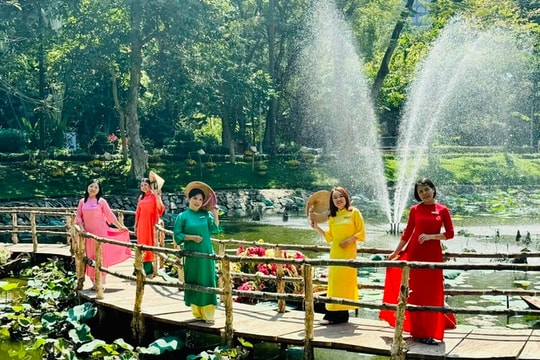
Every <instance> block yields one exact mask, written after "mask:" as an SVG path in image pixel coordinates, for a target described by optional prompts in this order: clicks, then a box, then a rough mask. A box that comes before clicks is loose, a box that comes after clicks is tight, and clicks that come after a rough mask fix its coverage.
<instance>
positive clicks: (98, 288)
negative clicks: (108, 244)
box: [94, 240, 103, 300]
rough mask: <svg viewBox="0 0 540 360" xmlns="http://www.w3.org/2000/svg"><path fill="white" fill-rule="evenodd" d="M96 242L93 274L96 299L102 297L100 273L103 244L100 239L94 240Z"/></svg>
mask: <svg viewBox="0 0 540 360" xmlns="http://www.w3.org/2000/svg"><path fill="white" fill-rule="evenodd" d="M94 241H95V242H96V261H95V263H94V265H95V268H94V274H95V284H94V286H95V287H96V299H98V300H102V299H103V279H102V278H101V277H102V274H101V266H102V265H103V246H102V245H103V244H102V243H101V241H98V240H94Z"/></svg>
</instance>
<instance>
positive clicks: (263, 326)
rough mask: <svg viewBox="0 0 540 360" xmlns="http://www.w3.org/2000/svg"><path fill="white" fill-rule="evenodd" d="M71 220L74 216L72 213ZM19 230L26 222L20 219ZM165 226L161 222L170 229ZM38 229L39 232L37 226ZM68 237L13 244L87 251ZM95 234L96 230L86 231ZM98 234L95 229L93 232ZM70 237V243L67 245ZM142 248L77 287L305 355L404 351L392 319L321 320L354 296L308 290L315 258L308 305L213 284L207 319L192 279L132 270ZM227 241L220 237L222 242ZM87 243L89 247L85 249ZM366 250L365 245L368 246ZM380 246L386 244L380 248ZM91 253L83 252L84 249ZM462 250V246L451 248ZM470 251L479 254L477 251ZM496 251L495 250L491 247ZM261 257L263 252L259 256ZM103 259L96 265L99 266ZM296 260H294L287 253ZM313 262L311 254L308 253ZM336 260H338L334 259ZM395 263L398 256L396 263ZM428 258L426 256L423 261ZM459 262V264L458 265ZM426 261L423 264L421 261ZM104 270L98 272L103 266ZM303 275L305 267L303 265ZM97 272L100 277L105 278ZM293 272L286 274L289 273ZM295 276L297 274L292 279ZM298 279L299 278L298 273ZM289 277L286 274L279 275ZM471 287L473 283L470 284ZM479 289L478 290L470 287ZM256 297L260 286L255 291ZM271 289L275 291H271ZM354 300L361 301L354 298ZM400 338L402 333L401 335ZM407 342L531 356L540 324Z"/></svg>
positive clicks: (114, 302)
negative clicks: (192, 292) (192, 291)
mask: <svg viewBox="0 0 540 360" xmlns="http://www.w3.org/2000/svg"><path fill="white" fill-rule="evenodd" d="M67 224H68V225H67V226H69V221H67ZM18 230H19V231H21V230H24V229H21V227H20V226H19V229H18ZM163 230H164V229H161V231H163ZM38 232H39V231H38V230H35V231H34V232H33V233H34V234H36V233H38ZM67 233H68V234H69V235H68V237H71V239H70V240H69V241H67V242H66V244H57V245H47V244H35V243H34V242H33V243H27V244H21V243H14V244H11V245H10V249H11V250H12V251H13V252H28V253H45V254H53V255H62V256H75V257H76V258H77V257H79V256H80V254H81V249H80V248H79V247H77V245H76V244H77V243H78V241H76V239H75V238H74V237H77V236H78V235H77V233H74V232H73V229H68V231H67ZM85 236H91V234H85ZM92 237H93V236H92ZM96 240H98V243H99V242H112V241H110V240H106V239H100V238H97V237H96ZM67 243H69V244H70V245H67ZM132 247H133V248H134V250H135V257H132V258H131V259H130V260H127V261H126V262H124V263H122V264H119V265H116V266H114V267H111V268H110V269H102V270H105V271H106V272H107V273H109V275H108V277H107V284H106V288H105V289H103V288H100V286H98V291H97V292H96V291H94V290H91V289H90V286H91V284H90V283H89V282H88V280H86V281H85V280H84V268H83V275H82V277H81V276H80V265H79V269H78V270H79V274H78V277H79V281H80V288H79V290H78V294H79V296H80V297H81V298H84V299H86V300H89V301H93V302H95V303H96V304H97V305H98V306H101V307H106V308H110V309H115V310H118V311H121V312H126V313H131V314H133V317H134V319H135V318H137V320H138V321H140V322H142V323H144V322H145V321H152V322H156V323H163V324H167V325H169V326H178V328H185V329H189V330H195V331H200V332H205V333H211V334H216V335H220V336H222V337H223V336H224V337H227V336H234V337H242V338H244V339H246V340H250V341H267V342H275V343H279V344H282V345H293V346H301V347H304V348H305V351H304V359H313V349H314V348H330V349H340V350H346V351H351V352H357V353H363V354H373V355H382V356H389V357H392V359H397V358H398V357H397V355H395V353H393V351H392V350H393V344H395V343H396V329H394V328H391V327H389V326H388V324H387V323H386V322H382V321H378V320H370V319H363V318H358V317H351V318H350V321H349V323H346V324H339V325H332V326H321V325H317V320H319V319H320V318H322V314H317V313H314V311H313V304H314V303H315V302H332V301H335V302H342V303H349V302H348V301H346V300H343V299H329V298H324V297H322V298H319V297H316V298H315V299H314V297H313V292H312V291H309V290H310V289H312V288H311V286H312V284H311V273H310V271H309V269H310V266H311V265H310V264H306V262H305V261H304V262H301V261H296V262H293V263H295V264H297V265H298V264H303V266H306V269H307V271H306V272H307V276H304V279H303V282H304V289H305V290H307V291H306V292H305V294H306V296H305V297H303V296H301V298H302V299H303V301H304V305H305V309H306V311H302V310H291V309H285V310H284V308H283V307H282V306H281V305H282V304H281V302H282V301H283V300H284V299H286V298H290V296H291V295H289V297H287V296H286V295H285V294H273V296H274V298H275V299H277V300H278V302H277V303H276V306H275V307H269V306H259V305H247V304H241V303H236V302H235V303H233V302H232V294H233V292H232V291H231V289H226V287H224V288H220V289H213V290H214V291H215V292H216V293H218V294H220V296H221V299H222V303H221V304H220V305H219V306H218V308H217V310H216V316H215V319H216V321H215V323H214V324H207V323H205V322H202V321H197V320H196V319H194V318H193V316H192V312H191V309H190V308H188V307H186V306H185V305H184V303H183V292H182V288H183V287H188V286H189V284H182V283H181V282H180V281H178V282H176V281H171V279H168V278H166V277H161V276H154V277H152V278H150V277H148V278H147V277H145V276H144V275H143V274H142V273H141V272H140V271H139V272H138V273H137V276H135V277H134V276H133V274H132V273H133V269H134V267H135V268H137V267H139V268H140V252H141V250H144V249H148V247H144V246H142V247H141V246H138V245H132ZM150 249H154V250H156V252H164V253H167V252H178V250H174V249H164V248H161V249H159V248H158V247H155V248H154V247H151V248H150ZM220 249H221V245H220ZM83 250H84V249H83ZM362 251H366V249H363V250H362ZM377 252H380V249H379V250H377ZM83 254H84V252H83ZM451 255H452V256H456V255H457V254H451ZM502 255H504V256H505V257H513V256H515V257H517V256H518V255H519V254H502ZM529 255H530V256H540V254H529ZM471 256H473V257H475V256H479V254H472V255H471ZM489 256H492V257H493V256H494V254H489ZM217 257H218V259H221V260H220V261H221V262H222V268H221V271H222V274H221V276H225V278H226V279H227V278H228V279H229V281H228V282H229V283H230V276H231V272H230V269H228V268H227V266H225V267H223V264H224V263H226V262H227V261H240V259H236V258H235V257H234V256H227V255H223V253H222V251H220V254H218V255H217ZM241 260H242V261H250V260H251V261H256V260H257V259H246V258H243V259H241ZM259 261H261V259H260V258H259ZM268 261H271V262H276V263H278V264H279V263H287V260H286V259H282V258H281V259H280V258H274V259H269V258H266V259H264V262H268ZM99 262H100V261H99V260H98V261H97V264H96V266H98V267H99V266H100V264H99ZM288 262H289V263H290V262H291V261H290V260H289V261H288ZM308 262H310V261H308ZM334 262H335V261H334ZM313 263H315V264H319V265H328V264H331V265H334V263H333V261H331V260H325V261H321V260H319V261H318V262H316V261H313ZM392 264H393V266H395V265H396V262H393V263H392ZM348 265H349V266H357V267H366V266H371V267H373V266H376V267H377V266H378V267H382V266H384V265H385V262H378V263H377V264H374V263H369V264H366V263H363V262H358V263H357V262H353V263H351V262H349V263H348ZM411 265H412V266H413V267H414V263H409V264H407V265H405V266H404V269H405V268H406V266H411ZM424 265H425V264H424ZM454 265H455V266H454ZM421 266H422V264H418V267H421ZM430 266H432V267H433V266H434V264H430ZM438 266H441V267H446V268H448V267H450V268H457V267H458V266H461V268H463V267H465V268H468V269H469V270H471V269H472V270H474V269H485V268H491V269H520V270H527V271H528V270H531V271H539V270H540V268H539V267H538V266H537V265H536V266H534V265H526V264H493V263H490V264H470V265H463V264H460V265H459V264H438ZM97 274H99V272H97ZM304 275H306V274H305V273H304ZM96 280H98V283H99V279H96ZM285 280H287V279H285ZM289 280H291V281H292V279H289ZM297 280H298V279H297ZM278 281H284V279H278ZM464 291H465V293H467V291H466V290H464ZM470 293H474V290H473V291H469V294H470ZM477 293H483V294H498V295H509V294H510V295H512V294H523V295H535V296H536V295H538V293H537V292H536V291H527V290H497V289H491V290H489V289H484V290H478V291H477ZM251 295H253V296H254V297H257V296H259V295H261V294H251ZM270 295H272V294H270ZM352 303H354V302H352ZM357 305H359V306H364V307H368V308H369V307H371V308H388V307H385V305H384V304H383V305H373V304H366V303H358V304H357ZM447 310H450V311H452V312H456V313H477V314H478V313H486V314H487V313H493V311H491V312H490V311H488V310H485V309H447ZM496 313H497V314H499V315H500V314H508V315H512V314H513V315H516V314H532V315H540V312H539V311H533V310H515V309H508V310H506V311H503V310H500V311H498V312H496ZM398 340H399V337H398ZM403 340H404V341H403V342H402V343H401V344H400V346H401V347H402V350H404V351H403V354H404V355H403V356H404V357H403V356H402V357H401V358H403V359H444V358H446V359H519V360H532V359H539V358H540V355H539V354H540V330H534V329H521V330H515V329H510V328H505V327H500V328H494V327H490V328H486V329H483V328H473V327H466V326H460V325H458V327H457V329H455V330H448V331H446V333H445V341H444V342H443V343H440V344H439V345H436V346H434V345H425V344H420V343H417V342H413V341H412V339H410V338H409V337H407V336H404V337H403Z"/></svg>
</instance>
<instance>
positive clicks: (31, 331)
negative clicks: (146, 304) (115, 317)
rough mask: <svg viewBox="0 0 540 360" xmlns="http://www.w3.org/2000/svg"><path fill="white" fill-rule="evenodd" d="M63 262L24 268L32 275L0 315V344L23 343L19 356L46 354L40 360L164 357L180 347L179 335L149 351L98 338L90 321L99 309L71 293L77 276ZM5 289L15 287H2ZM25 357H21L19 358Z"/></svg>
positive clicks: (27, 273) (52, 260)
mask: <svg viewBox="0 0 540 360" xmlns="http://www.w3.org/2000/svg"><path fill="white" fill-rule="evenodd" d="M65 265H66V264H65V263H63V262H62V261H61V260H59V259H51V261H49V262H46V263H43V264H41V265H40V266H34V267H31V268H29V269H26V270H25V271H24V272H23V273H22V275H23V276H25V277H29V279H28V281H27V285H26V291H25V293H24V297H19V298H17V297H13V299H12V300H11V303H10V304H9V305H6V306H4V307H3V309H2V312H1V313H0V324H1V327H0V340H1V339H6V340H10V341H12V342H13V341H14V342H20V344H21V345H22V347H21V349H20V351H19V353H20V354H21V356H25V358H29V357H28V356H30V355H29V354H36V353H40V354H42V359H51V360H52V359H77V358H84V359H96V360H97V359H125V360H128V359H138V358H139V354H149V355H161V354H164V353H166V352H170V351H175V350H179V349H182V348H183V347H184V344H185V342H184V341H183V340H182V339H181V338H180V337H178V336H175V335H168V336H165V337H163V338H160V339H157V340H156V341H154V342H153V343H151V344H150V345H149V346H148V347H139V348H135V347H133V346H132V345H130V344H128V343H126V342H125V341H124V340H123V339H116V340H114V341H113V342H112V343H110V344H109V343H106V342H105V341H103V340H100V339H95V338H94V336H93V335H92V332H91V328H90V326H89V325H88V324H86V322H88V321H89V320H90V319H92V318H94V317H95V316H96V315H97V313H98V310H97V308H96V306H95V305H94V304H93V303H89V302H87V303H83V304H81V305H77V302H78V298H77V295H76V292H75V291H74V290H73V289H74V285H75V281H76V278H75V274H74V273H72V272H71V271H69V270H66V266H65ZM0 285H1V287H2V289H3V290H4V291H11V290H14V289H15V288H16V286H9V284H6V283H1V284H0ZM81 356H82V357H81ZM21 358H22V357H21Z"/></svg>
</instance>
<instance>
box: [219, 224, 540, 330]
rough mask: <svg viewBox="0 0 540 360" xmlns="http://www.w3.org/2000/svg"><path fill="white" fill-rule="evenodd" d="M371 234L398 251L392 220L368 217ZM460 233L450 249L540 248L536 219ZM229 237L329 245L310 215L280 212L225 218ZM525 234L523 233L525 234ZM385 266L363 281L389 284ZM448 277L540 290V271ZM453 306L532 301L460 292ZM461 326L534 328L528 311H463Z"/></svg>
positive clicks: (519, 305) (366, 312) (363, 275)
mask: <svg viewBox="0 0 540 360" xmlns="http://www.w3.org/2000/svg"><path fill="white" fill-rule="evenodd" d="M366 221H367V222H366V230H367V236H366V241H365V243H363V244H359V248H362V247H369V248H378V249H387V250H392V249H394V248H395V245H396V242H397V241H398V240H399V237H398V236H396V235H392V234H390V233H388V230H389V229H388V224H385V223H384V221H381V222H380V223H370V222H369V221H370V219H366ZM454 225H455V228H456V229H455V231H456V236H455V238H454V239H452V240H449V241H445V242H444V246H446V248H447V251H448V252H455V253H461V252H464V251H475V252H476V253H519V252H521V250H522V249H524V248H525V247H527V248H528V249H529V250H530V251H534V252H538V251H540V223H538V221H537V220H535V219H532V218H523V219H506V220H504V221H502V220H501V219H500V218H496V217H477V218H466V219H463V218H461V219H455V220H454ZM223 227H224V230H225V238H233V239H245V240H248V241H257V240H259V239H263V240H264V241H265V242H268V243H276V244H277V243H279V244H295V245H298V244H302V245H320V246H324V245H326V242H325V241H324V239H323V238H322V237H321V236H320V235H318V234H317V233H316V232H315V231H313V230H312V229H311V228H310V227H309V224H308V222H307V219H306V217H305V216H293V215H289V219H288V221H287V222H283V221H282V219H281V217H280V216H279V215H277V214H276V215H267V216H264V217H263V218H262V219H261V220H260V221H224V222H223ZM518 230H520V233H521V234H526V233H527V232H528V233H529V234H530V238H531V242H530V244H528V245H525V244H523V241H522V240H521V241H519V242H516V233H517V231H518ZM523 238H524V237H523V236H522V238H521V239H523ZM306 255H307V256H309V257H316V256H328V255H327V254H324V255H321V254H307V253H306ZM358 258H359V259H363V260H368V259H370V258H371V255H370V254H362V252H361V251H359V252H358ZM462 261H475V262H484V263H485V262H490V261H493V260H490V259H474V260H466V259H462ZM528 262H529V264H538V263H540V259H538V258H530V259H528ZM384 273H385V270H384V269H379V268H372V269H362V270H359V283H361V284H379V285H380V284H383V283H384ZM445 274H446V276H447V277H448V279H447V280H446V282H447V286H449V287H451V288H473V289H474V288H477V289H479V288H487V287H488V286H491V287H494V288H498V289H512V288H514V287H516V286H518V284H517V283H515V281H520V280H527V281H529V282H530V286H529V289H538V290H540V273H535V272H528V273H527V272H517V271H494V270H482V271H478V270H476V271H467V272H460V273H459V275H457V276H456V274H455V271H454V273H453V274H452V273H451V271H448V272H445ZM360 295H361V296H362V301H366V302H374V303H380V302H381V299H382V293H381V291H379V290H373V289H363V290H361V291H360ZM447 302H448V304H449V305H450V306H451V307H467V306H471V307H475V306H481V307H489V308H491V309H506V308H507V305H509V306H510V307H512V308H515V309H527V305H526V304H525V302H524V301H523V300H522V299H521V298H520V297H519V296H510V297H508V298H507V297H506V296H487V295H486V296H455V297H449V298H448V299H447ZM358 316H360V317H364V318H369V319H377V317H378V311H377V310H370V309H361V310H360V311H359V313H358ZM458 321H459V324H460V326H507V325H510V326H513V327H529V326H531V324H528V323H527V321H530V320H527V319H526V318H525V317H523V316H515V317H511V318H508V319H507V318H506V317H505V316H489V315H458Z"/></svg>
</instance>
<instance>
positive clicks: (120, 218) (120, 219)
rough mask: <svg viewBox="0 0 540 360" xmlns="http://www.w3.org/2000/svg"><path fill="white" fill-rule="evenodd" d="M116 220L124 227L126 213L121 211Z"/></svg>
mask: <svg viewBox="0 0 540 360" xmlns="http://www.w3.org/2000/svg"><path fill="white" fill-rule="evenodd" d="M116 218H117V219H118V222H119V223H120V224H122V225H124V212H123V211H119V212H118V215H117V216H116Z"/></svg>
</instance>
